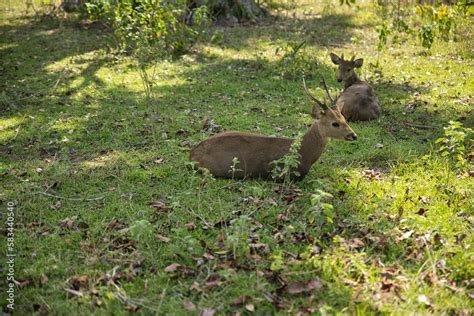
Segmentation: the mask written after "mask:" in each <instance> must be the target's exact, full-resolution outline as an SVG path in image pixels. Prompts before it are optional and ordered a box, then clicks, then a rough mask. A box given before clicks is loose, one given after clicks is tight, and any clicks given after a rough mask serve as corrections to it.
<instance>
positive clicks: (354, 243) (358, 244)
mask: <svg viewBox="0 0 474 316" xmlns="http://www.w3.org/2000/svg"><path fill="white" fill-rule="evenodd" d="M364 246H365V243H364V242H363V241H362V240H361V239H359V238H354V239H352V240H350V241H349V248H353V249H356V248H361V247H364Z"/></svg>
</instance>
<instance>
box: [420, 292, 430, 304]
mask: <svg viewBox="0 0 474 316" xmlns="http://www.w3.org/2000/svg"><path fill="white" fill-rule="evenodd" d="M418 303H421V304H425V305H426V306H431V302H430V299H429V298H428V297H426V295H423V294H422V295H418Z"/></svg>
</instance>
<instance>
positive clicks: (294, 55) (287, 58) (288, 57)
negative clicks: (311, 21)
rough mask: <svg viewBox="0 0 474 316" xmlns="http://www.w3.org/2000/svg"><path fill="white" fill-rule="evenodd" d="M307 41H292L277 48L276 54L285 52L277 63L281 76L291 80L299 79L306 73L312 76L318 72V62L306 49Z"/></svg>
mask: <svg viewBox="0 0 474 316" xmlns="http://www.w3.org/2000/svg"><path fill="white" fill-rule="evenodd" d="M305 45H306V41H303V42H291V43H288V44H285V45H281V46H280V47H278V48H277V50H276V52H275V54H279V53H280V52H283V56H282V58H281V59H280V60H279V61H278V63H277V67H276V68H277V71H278V74H279V75H280V76H282V77H283V78H286V79H290V80H296V79H297V80H299V79H301V76H303V75H305V76H306V77H307V78H310V77H311V76H312V74H314V73H315V72H316V70H317V69H316V68H317V64H316V62H315V61H314V58H312V57H311V56H310V55H309V54H307V53H306V51H305Z"/></svg>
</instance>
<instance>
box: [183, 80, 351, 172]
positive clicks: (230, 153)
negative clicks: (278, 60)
mask: <svg viewBox="0 0 474 316" xmlns="http://www.w3.org/2000/svg"><path fill="white" fill-rule="evenodd" d="M303 84H304V88H305V91H306V92H307V93H308V95H309V96H310V97H311V98H312V99H313V100H314V101H315V103H316V104H314V105H313V109H312V113H311V114H312V116H313V118H315V121H314V122H313V124H312V125H311V127H310V128H309V129H308V131H307V132H306V133H305V135H304V136H303V138H302V141H301V146H300V148H299V151H298V153H299V164H298V167H297V170H295V171H297V172H298V174H299V175H296V174H294V173H293V172H292V173H291V178H292V179H301V178H303V177H304V176H305V175H306V174H307V173H308V172H309V170H310V168H311V166H312V165H313V164H314V163H315V162H316V160H318V158H319V157H320V156H321V154H322V152H323V150H324V147H325V146H326V144H327V142H328V140H329V138H335V139H345V140H348V141H353V140H356V139H357V135H356V134H355V133H354V131H353V130H352V129H351V128H350V127H349V125H348V124H347V122H346V120H345V119H344V117H343V116H342V115H341V113H340V112H339V110H338V109H337V108H329V107H328V106H327V105H326V104H325V103H322V102H320V101H319V100H318V99H316V98H315V97H314V96H312V95H311V94H310V93H309V91H308V89H307V88H306V84H305V82H304V79H303ZM326 92H327V91H326ZM327 93H328V92H327ZM328 94H329V93H328ZM293 141H294V139H291V138H283V137H269V136H263V135H258V134H251V133H243V132H223V133H220V134H217V135H215V136H212V137H210V138H208V139H206V140H204V141H202V142H201V143H199V144H198V145H197V146H196V147H195V148H194V149H192V150H191V153H190V159H191V160H193V161H196V162H197V165H198V166H199V167H202V168H206V169H208V170H209V171H210V173H211V174H212V175H214V176H215V177H221V178H237V179H242V178H253V177H262V178H269V177H270V176H271V174H272V169H273V168H274V161H275V160H278V159H280V158H282V157H283V156H285V155H286V154H287V153H288V152H289V150H290V146H291V144H292V143H293Z"/></svg>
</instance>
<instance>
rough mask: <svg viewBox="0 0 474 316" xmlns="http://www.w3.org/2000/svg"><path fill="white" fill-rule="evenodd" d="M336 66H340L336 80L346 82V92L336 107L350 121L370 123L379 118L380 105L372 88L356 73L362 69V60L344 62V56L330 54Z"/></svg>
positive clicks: (353, 57)
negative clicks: (356, 69) (356, 70)
mask: <svg viewBox="0 0 474 316" xmlns="http://www.w3.org/2000/svg"><path fill="white" fill-rule="evenodd" d="M330 56H331V60H332V62H333V63H334V64H336V65H338V66H339V69H338V70H337V75H336V79H337V81H339V82H341V81H342V82H344V91H342V93H341V94H340V95H339V96H338V97H337V99H336V106H337V108H339V110H340V111H341V113H342V115H344V117H345V118H346V120H348V121H369V120H372V119H375V118H377V117H379V115H380V105H379V100H378V99H377V96H376V95H375V93H374V90H373V89H372V87H370V86H369V85H368V84H367V82H365V81H362V80H360V79H359V77H358V76H357V74H356V72H355V71H354V69H355V68H360V67H362V63H363V62H364V60H363V59H362V58H359V59H356V60H354V59H355V56H352V58H351V60H344V54H342V55H341V57H340V58H339V56H337V55H336V54H334V53H331V54H330Z"/></svg>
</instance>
